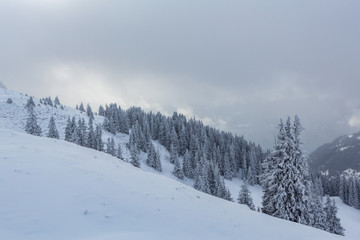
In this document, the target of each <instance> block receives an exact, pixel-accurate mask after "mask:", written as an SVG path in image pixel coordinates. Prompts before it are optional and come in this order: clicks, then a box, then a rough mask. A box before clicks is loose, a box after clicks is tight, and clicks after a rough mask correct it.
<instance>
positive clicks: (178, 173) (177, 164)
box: [173, 158, 184, 179]
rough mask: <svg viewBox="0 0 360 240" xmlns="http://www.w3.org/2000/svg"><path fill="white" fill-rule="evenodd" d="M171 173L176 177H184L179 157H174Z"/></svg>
mask: <svg viewBox="0 0 360 240" xmlns="http://www.w3.org/2000/svg"><path fill="white" fill-rule="evenodd" d="M173 174H174V176H175V177H177V178H178V179H184V172H183V170H182V167H181V164H180V161H179V158H175V165H174V170H173Z"/></svg>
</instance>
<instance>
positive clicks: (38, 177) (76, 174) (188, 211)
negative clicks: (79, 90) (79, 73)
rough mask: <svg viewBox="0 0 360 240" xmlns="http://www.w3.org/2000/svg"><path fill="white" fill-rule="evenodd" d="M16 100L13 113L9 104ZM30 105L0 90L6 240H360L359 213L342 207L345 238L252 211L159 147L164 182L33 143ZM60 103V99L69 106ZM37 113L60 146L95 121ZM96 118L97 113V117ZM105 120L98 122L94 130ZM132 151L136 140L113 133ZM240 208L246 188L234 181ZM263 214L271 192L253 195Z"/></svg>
mask: <svg viewBox="0 0 360 240" xmlns="http://www.w3.org/2000/svg"><path fill="white" fill-rule="evenodd" d="M8 98H11V99H12V101H13V103H12V104H8V103H6V101H7V99H8ZM28 98H29V97H28V96H25V95H23V94H20V93H17V92H15V91H11V90H6V89H1V88H0V239H6V240H7V239H36V240H38V239H55V240H56V239H84V240H85V239H101V240H103V239H105V240H107V239H289V238H291V239H292V240H296V239H358V238H359V236H360V211H358V210H355V209H354V208H351V207H348V206H346V205H345V204H343V203H342V202H341V200H339V199H338V198H336V201H337V205H338V207H339V214H338V215H339V217H340V218H341V220H342V225H343V227H344V228H345V229H346V231H345V235H346V237H345V238H344V237H341V236H336V235H332V234H329V233H327V232H324V231H321V230H317V229H314V228H310V227H307V226H303V225H300V224H295V223H291V222H288V221H284V220H281V219H276V218H273V217H269V216H267V215H264V214H261V213H258V212H254V211H250V210H249V209H248V207H246V206H243V205H239V204H237V203H232V202H228V201H225V200H222V199H219V198H216V197H213V196H210V195H207V194H204V193H202V192H199V191H196V190H195V189H193V188H192V186H193V184H194V182H193V180H190V179H184V180H182V181H179V180H178V179H176V177H175V176H173V174H172V173H171V172H172V170H173V167H174V165H173V164H171V163H170V162H169V160H168V158H169V153H168V151H167V150H166V149H165V148H164V147H163V146H162V145H160V144H159V143H157V142H154V144H155V147H156V148H158V149H159V152H160V155H161V163H162V169H163V172H161V173H159V172H156V171H155V170H154V169H152V168H150V167H148V166H147V165H146V164H145V159H146V154H144V153H143V154H142V156H141V157H140V160H141V169H138V168H135V167H133V166H132V165H131V164H129V163H127V162H124V161H121V160H119V159H117V158H115V157H112V156H110V155H108V154H105V153H101V152H98V151H95V150H92V149H88V148H84V147H80V146H78V145H75V144H72V143H69V142H65V141H62V140H54V139H49V138H45V137H34V136H31V135H28V134H25V133H24V125H25V122H26V118H27V116H28V114H27V111H26V109H25V107H24V106H25V104H26V101H27V99H28ZM60 101H61V99H60ZM34 102H35V104H36V107H35V112H36V113H37V115H38V123H39V124H40V126H41V128H42V130H43V135H44V134H45V133H46V132H47V126H48V122H49V119H50V116H51V115H54V118H55V121H56V125H57V129H58V130H59V133H60V138H61V139H63V138H64V129H65V125H66V120H67V118H68V116H76V118H77V119H78V118H79V117H83V118H84V119H85V121H86V122H87V121H88V117H87V115H86V113H81V112H80V111H79V110H76V109H72V108H69V107H65V108H64V110H62V109H60V108H54V107H50V106H45V105H43V104H39V100H38V99H35V98H34ZM93 110H96V109H93ZM102 122H103V117H101V116H95V123H97V124H100V123H102ZM108 137H114V139H115V142H116V145H117V144H118V143H120V144H121V146H122V150H123V156H124V158H125V160H128V159H129V157H130V154H129V151H128V150H127V148H126V147H125V144H126V143H127V142H128V140H129V137H128V135H126V134H117V135H116V136H114V135H112V134H110V133H106V132H104V134H103V140H104V142H106V139H107V138H108ZM225 182H226V185H227V187H228V188H229V189H230V191H231V194H232V198H233V199H234V200H236V199H237V196H238V193H239V190H240V185H241V184H242V181H241V180H239V179H234V180H232V181H228V180H226V181H225ZM250 191H251V193H252V197H253V199H254V204H255V206H256V208H257V207H261V196H262V189H261V187H260V186H253V187H250Z"/></svg>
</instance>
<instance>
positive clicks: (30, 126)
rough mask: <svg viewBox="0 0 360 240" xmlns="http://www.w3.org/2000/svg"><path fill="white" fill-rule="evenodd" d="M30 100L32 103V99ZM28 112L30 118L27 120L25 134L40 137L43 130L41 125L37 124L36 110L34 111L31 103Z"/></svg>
mask: <svg viewBox="0 0 360 240" xmlns="http://www.w3.org/2000/svg"><path fill="white" fill-rule="evenodd" d="M30 99H31V101H32V98H30ZM28 112H29V116H28V118H27V120H26V125H25V132H27V133H29V134H32V135H35V136H40V135H41V128H40V126H39V124H38V123H37V118H36V115H35V110H34V107H33V105H31V103H30V104H29V107H28Z"/></svg>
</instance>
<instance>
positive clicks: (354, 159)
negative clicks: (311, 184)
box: [309, 132, 360, 176]
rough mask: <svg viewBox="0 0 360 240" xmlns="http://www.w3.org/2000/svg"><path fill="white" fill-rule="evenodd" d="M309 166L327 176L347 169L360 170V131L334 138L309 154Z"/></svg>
mask: <svg viewBox="0 0 360 240" xmlns="http://www.w3.org/2000/svg"><path fill="white" fill-rule="evenodd" d="M309 164H310V167H311V169H312V170H313V171H314V172H319V171H321V172H323V173H326V174H328V175H329V176H334V175H336V174H337V173H340V174H341V173H342V172H344V171H346V170H348V169H353V170H355V171H357V172H360V132H358V133H354V134H351V135H345V136H341V137H338V138H336V139H335V140H334V141H332V142H331V143H327V144H324V145H322V146H321V147H319V148H318V149H316V150H315V151H314V152H312V153H311V154H310V162H309Z"/></svg>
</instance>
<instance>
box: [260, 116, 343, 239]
mask: <svg viewBox="0 0 360 240" xmlns="http://www.w3.org/2000/svg"><path fill="white" fill-rule="evenodd" d="M302 130H303V128H302V126H301V123H300V119H299V118H298V117H297V116H295V120H294V122H293V123H292V122H291V119H290V118H288V119H287V121H286V122H285V123H283V121H282V120H281V121H280V124H279V133H278V136H277V138H276V141H275V146H274V150H273V151H272V152H271V153H270V155H269V156H268V157H267V158H266V160H265V162H264V163H263V167H264V174H263V181H262V184H263V188H264V195H263V199H262V205H263V207H262V212H263V213H265V214H268V215H271V216H274V217H278V218H282V219H285V220H288V221H292V222H297V223H301V224H305V225H308V226H312V227H316V228H319V229H322V230H325V231H328V232H331V233H335V234H339V235H343V234H344V229H343V228H342V226H341V224H340V219H339V218H338V217H337V208H336V205H335V202H334V201H331V199H330V197H329V196H328V197H327V198H326V202H325V204H324V203H323V197H322V196H323V189H322V184H321V179H320V178H319V177H317V178H315V179H313V180H312V178H311V176H310V173H309V168H308V157H307V156H306V155H304V154H303V151H302V142H301V139H300V133H301V131H302Z"/></svg>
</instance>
